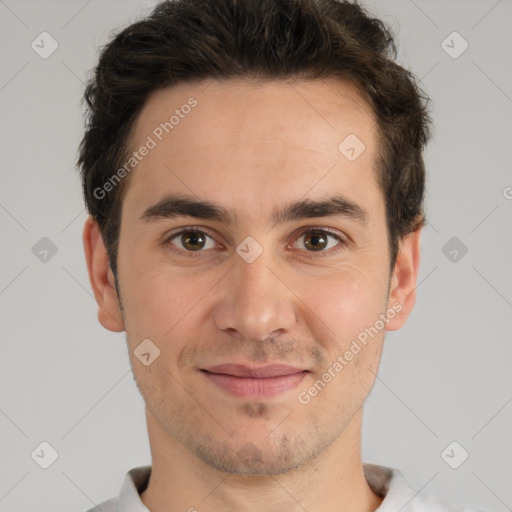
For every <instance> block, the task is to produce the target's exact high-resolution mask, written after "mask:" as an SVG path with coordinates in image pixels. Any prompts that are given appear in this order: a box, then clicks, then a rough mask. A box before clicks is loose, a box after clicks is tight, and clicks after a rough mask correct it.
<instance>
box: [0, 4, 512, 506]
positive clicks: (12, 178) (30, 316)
mask: <svg viewBox="0 0 512 512" xmlns="http://www.w3.org/2000/svg"><path fill="white" fill-rule="evenodd" d="M366 3H367V5H368V6H369V7H370V8H371V9H372V10H373V11H374V12H375V13H376V14H377V15H379V16H382V17H383V18H384V19H385V20H386V21H387V22H388V23H390V24H391V25H392V26H393V27H394V29H395V31H396V33H397V36H398V44H399V48H400V58H399V61H400V62H401V63H402V64H404V65H406V66H407V67H409V68H411V69H412V70H413V72H414V73H415V74H416V75H417V76H418V77H419V78H421V80H422V82H423V87H424V88H425V89H426V91H427V92H428V94H429V95H430V96H431V98H432V107H433V117H434V122H435V130H434V136H433V140H432V142H431V144H430V146H429V148H428V151H427V153H426V161H427V165H428V170H429V181H428V216H429V220H430V224H429V225H428V226H427V227H426V229H425V230H424V234H423V240H422V250H423V253H422V263H421V269H420V278H419V288H418V302H417V306H416V309H415V311H414V312H413V314H412V316H411V318H410V320H409V322H408V324H407V325H406V327H405V328H404V329H403V330H401V331H399V332H395V333H391V334H389V335H388V338H387V341H386V348H385V352H384V356H383V360H382V365H381V369H380V373H379V378H378V380H377V382H376V384H375V387H374V389H373V391H372V393H371V395H370V397H369V399H368V401H367V406H366V412H365V425H364V432H363V459H364V460H365V461H367V462H373V463H377V464H384V465H389V466H393V467H397V468H400V469H401V470H402V471H403V472H404V474H405V476H406V478H407V480H408V481H409V484H410V485H411V486H412V487H415V488H416V489H418V490H419V489H422V488H423V489H424V490H425V491H427V492H431V493H438V494H440V495H443V496H444V497H445V498H447V499H449V500H452V501H455V502H458V503H464V504H468V505H473V506H477V507H479V508H481V509H484V510H487V511H491V510H492V511H496V512H505V511H506V510H512V508H511V507H512V485H511V482H512V443H511V439H510V432H511V424H512V372H511V361H512V346H511V343H510V338H511V335H510V332H511V327H512V325H511V324H512V315H511V309H512V286H511V284H512V265H511V264H510V262H511V256H512V237H511V229H510V227H511V218H512V200H510V198H511V197H512V188H510V187H512V174H511V172H510V169H511V162H512V116H511V114H512V80H511V78H512V32H511V31H510V24H511V22H512V2H511V0H501V1H496V0H481V1H467V0H465V1H453V0H452V1H432V0H429V1H426V0H423V1H420V0H415V1H412V0H410V1H409V0H395V1H386V2H383V1H377V0H372V1H367V2H366ZM152 5H153V2H150V1H140V0H137V1H136V0H130V1H123V2H121V1H113V0H110V1H102V2H100V1H99V0H92V1H91V0H90V1H88V2H87V1H64V0H60V1H55V0H52V1H46V2H41V1H35V0H33V1H28V0H27V1H23V0H19V1H15V0H6V1H5V2H4V1H0V49H1V50H0V51H1V58H2V67H1V70H0V119H1V126H2V137H1V141H0V155H1V160H0V165H1V180H2V181H1V183H2V186H1V189H0V222H1V234H2V265H1V267H0V315H1V318H0V322H1V326H2V357H1V358H0V378H1V390H2V393H1V397H0V431H1V433H2V435H1V436H0V448H1V460H2V464H1V465H0V510H1V511H13V512H15V511H29V510H31V511H50V510H51V511H55V512H57V511H77V512H78V511H84V510H86V509H87V508H89V507H92V506H93V504H96V503H98V502H100V501H102V500H104V499H106V498H109V497H112V496H115V495H117V494H118V492H119V489H120V485H121V482H122V479H123V477H124V475H125V472H126V471H127V470H128V469H129V468H131V467H134V466H137V465H143V464H148V463H149V462H150V454H149V445H148V441H147V434H146V428H145V418H144V414H143V412H144V410H143V402H142V399H141V397H140V395H139V393H138V391H137V388H136V386H135V382H134V381H133V377H132V375H131V371H130V366H129V360H128V355H127V351H126V347H125V340H124V333H121V334H114V333H111V332H108V331H106V330H104V329H103V328H102V327H101V326H100V325H99V323H98V322H97V318H96V310H97V309H96V303H95V301H94V299H93V296H92V292H91V289H90V286H89V281H88V277H87V273H86V266H85V259H84V256H83V249H82V242H81V233H82V226H83V222H84V220H85V218H86V213H85V210H84V208H83V202H82V197H81V191H80V182H79V177H78V173H77V171H76V168H75V161H76V155H77V153H76V148H77V145H78V142H79V140H80V135H81V130H82V112H81V106H80V98H81V95H82V91H83V82H84V80H85V77H86V73H87V71H88V70H89V69H91V68H92V67H93V66H94V64H95V62H96V55H97V48H98V47H99V46H100V45H101V44H103V43H104V42H106V41H107V39H108V37H109V33H110V32H111V31H112V30H113V29H116V28H117V27H120V26H124V25H126V24H128V23H130V22H133V21H134V20H135V19H136V18H137V17H138V16H139V15H140V14H143V13H144V12H147V10H148V9H149V8H150V7H151V6H152ZM43 31H47V32H49V33H50V34H51V36H52V37H53V38H54V39H55V40H56V41H57V42H58V45H59V46H58V49H57V50H56V51H55V52H54V53H53V54H52V55H51V56H50V57H48V58H47V59H43V58H41V57H40V56H39V54H38V53H36V52H35V51H34V50H33V49H32V48H31V43H32V41H33V40H36V42H37V41H40V38H39V39H38V36H39V34H40V33H41V32H43ZM454 31H457V32H458V33H459V34H460V36H462V38H464V40H465V41H467V43H468V44H469V47H468V49H467V50H466V51H465V52H464V53H462V54H461V55H460V56H458V57H457V58H453V55H454V54H457V53H458V52H460V50H461V49H462V48H463V44H464V42H463V40H462V39H460V38H459V36H457V35H455V36H453V35H452V36H450V37H448V36H449V35H450V34H451V33H452V32H454ZM447 37H448V39H447ZM443 41H445V43H443ZM48 47H49V46H48V42H47V43H45V48H48ZM445 50H448V51H449V52H451V53H452V56H450V55H449V54H448V53H447V51H445ZM507 187H508V188H507ZM43 237H47V238H48V239H50V240H51V242H52V243H53V244H54V245H55V247H56V249H57V252H56V254H54V255H52V253H51V252H49V253H48V254H46V255H45V254H44V253H43V252H42V250H43V249H44V247H45V244H48V242H47V241H43V242H39V241H40V239H41V238H43ZM452 237H457V240H455V241H452V242H451V244H452V245H448V246H446V244H447V243H448V241H449V240H450V239H451V238H452ZM38 242H39V244H42V245H36V244H37V243H38ZM462 244H464V246H465V247H467V253H466V254H464V255H463V254H462V253H463V251H462V249H463V246H462ZM34 246H36V249H34V250H33V247H34ZM443 248H444V251H443ZM454 250H455V251H456V253H454V252H453V251H454ZM45 258H46V259H45ZM41 259H43V261H41ZM454 259H455V261H452V260H454ZM43 441H46V442H48V443H50V445H52V446H53V447H54V449H55V450H56V451H57V452H58V458H57V460H56V461H55V462H54V463H53V464H52V465H51V466H50V467H49V468H48V469H42V468H41V467H39V465H38V464H36V462H35V461H34V460H33V459H32V457H31V453H32V452H33V451H34V450H35V449H36V448H38V447H39V445H40V443H41V442H43ZM452 441H457V443H459V445H460V447H459V446H456V447H455V449H454V451H451V450H448V454H449V455H450V456H451V457H449V460H450V462H451V463H452V464H454V463H456V462H457V461H460V457H461V454H463V452H462V449H464V450H466V451H467V452H468V453H469V458H468V459H467V460H466V461H465V462H464V463H463V464H462V465H461V466H460V467H459V468H458V469H452V468H451V467H450V466H449V465H448V464H447V463H446V462H445V460H443V458H442V456H441V453H442V452H443V450H444V449H445V448H446V447H447V446H448V445H449V444H450V443H451V442H452ZM461 447H462V448H461ZM36 451H37V450H36ZM39 451H40V449H39ZM43 451H44V450H43ZM48 453H49V452H48V450H47V451H46V455H45V457H46V456H48ZM445 459H446V455H445Z"/></svg>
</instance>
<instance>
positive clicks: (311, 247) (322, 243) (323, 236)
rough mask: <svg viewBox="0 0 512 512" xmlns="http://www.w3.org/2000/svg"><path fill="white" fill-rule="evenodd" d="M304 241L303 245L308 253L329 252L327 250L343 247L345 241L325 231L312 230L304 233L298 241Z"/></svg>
mask: <svg viewBox="0 0 512 512" xmlns="http://www.w3.org/2000/svg"><path fill="white" fill-rule="evenodd" d="M301 239H302V240H303V242H302V244H301V245H303V246H304V247H305V248H306V249H307V250H308V252H322V251H323V252H327V251H326V249H330V248H331V247H335V246H336V245H341V246H343V244H344V241H343V240H342V239H341V237H339V236H338V235H336V234H334V233H331V232H329V231H326V230H323V229H310V230H308V231H305V232H304V233H302V234H301V235H300V236H299V238H298V240H301Z"/></svg>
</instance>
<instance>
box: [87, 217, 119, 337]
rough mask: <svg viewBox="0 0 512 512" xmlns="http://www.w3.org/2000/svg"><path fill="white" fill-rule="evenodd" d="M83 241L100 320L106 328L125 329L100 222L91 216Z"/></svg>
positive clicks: (88, 219)
mask: <svg viewBox="0 0 512 512" xmlns="http://www.w3.org/2000/svg"><path fill="white" fill-rule="evenodd" d="M82 241H83V245H84V252H85V259H86V261H87V271H88V273H89V282H90V283H91V287H92V290H93V293H94V297H95V299H96V302H97V303H98V308H99V309H98V320H99V322H100V323H101V325H102V326H103V327H105V329H108V330H109V331H113V332H122V331H124V323H123V316H122V313H121V309H120V306H119V300H118V297H117V292H116V289H115V285H114V275H113V274H112V270H111V268H110V260H109V257H108V253H107V250H106V248H105V245H104V243H103V237H102V235H101V231H100V228H99V226H98V223H97V222H96V221H95V220H94V219H93V218H92V217H91V216H89V217H88V218H87V220H86V221H85V225H84V230H83V235H82Z"/></svg>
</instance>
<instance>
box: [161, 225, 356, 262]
mask: <svg viewBox="0 0 512 512" xmlns="http://www.w3.org/2000/svg"><path fill="white" fill-rule="evenodd" d="M187 231H198V232H200V233H203V234H204V235H206V236H207V237H208V238H210V239H211V240H213V241H214V242H215V243H216V244H217V245H219V244H218V242H217V241H216V240H215V237H214V236H212V235H211V234H210V233H209V229H208V228H206V227H204V226H184V227H181V228H176V229H175V230H173V231H171V233H167V234H166V235H165V236H164V237H163V242H162V244H163V245H172V244H170V242H171V241H172V240H173V239H174V238H176V237H178V236H179V235H181V234H182V233H186V232H187ZM312 231H321V232H323V233H326V234H327V235H329V236H331V237H334V238H335V239H336V240H337V241H338V242H339V245H340V246H341V247H338V248H331V249H329V250H326V251H318V252H316V251H307V250H301V251H300V252H303V253H306V254H308V255H309V256H311V257H316V256H321V255H325V254H332V253H336V252H338V251H339V250H342V249H343V248H344V247H345V246H346V245H348V244H349V243H350V241H349V238H348V236H346V235H345V234H343V233H341V232H338V231H336V230H333V229H331V228H328V227H325V226H301V227H300V228H298V229H297V230H296V232H295V233H294V235H293V236H294V241H295V240H297V239H298V238H300V237H301V236H303V235H305V234H307V233H309V232H312ZM290 246H291V244H289V245H287V247H290ZM292 248H293V247H292ZM171 250H172V251H175V252H178V253H179V254H185V255H187V256H196V255H200V254H201V253H203V252H206V251H204V250H199V251H184V250H182V249H179V248H178V247H175V246H173V248H172V249H171ZM209 250H211V249H209Z"/></svg>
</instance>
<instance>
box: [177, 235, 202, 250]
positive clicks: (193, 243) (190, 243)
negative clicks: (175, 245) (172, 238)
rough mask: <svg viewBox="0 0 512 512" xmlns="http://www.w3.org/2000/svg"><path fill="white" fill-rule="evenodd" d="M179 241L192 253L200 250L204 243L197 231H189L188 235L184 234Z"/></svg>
mask: <svg viewBox="0 0 512 512" xmlns="http://www.w3.org/2000/svg"><path fill="white" fill-rule="evenodd" d="M181 241H182V243H183V246H184V247H187V248H188V249H191V250H193V251H197V250H199V249H202V248H203V247H204V242H205V240H204V238H203V237H202V236H201V233H199V232H197V231H189V232H188V233H184V234H183V235H182V237H181ZM198 245H199V247H198Z"/></svg>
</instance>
